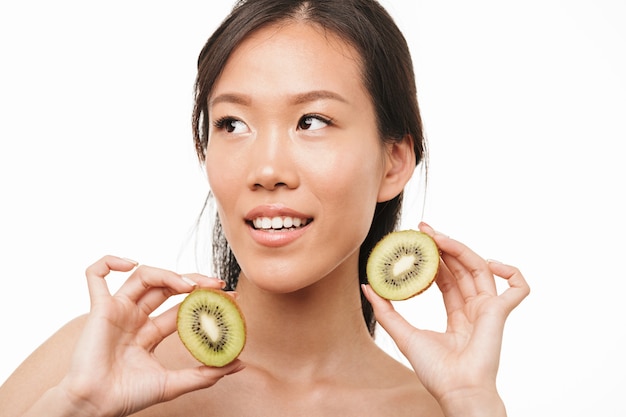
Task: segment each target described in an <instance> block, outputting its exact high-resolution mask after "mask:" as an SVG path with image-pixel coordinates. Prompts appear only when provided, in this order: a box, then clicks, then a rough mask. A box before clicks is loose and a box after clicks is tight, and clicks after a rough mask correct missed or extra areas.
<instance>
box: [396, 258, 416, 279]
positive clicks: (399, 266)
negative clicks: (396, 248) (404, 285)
mask: <svg viewBox="0 0 626 417" xmlns="http://www.w3.org/2000/svg"><path fill="white" fill-rule="evenodd" d="M415 261H416V259H415V256H414V255H404V256H403V257H401V258H400V259H398V262H396V263H395V265H394V266H393V275H394V276H396V277H397V276H399V275H402V274H403V273H405V272H407V271H409V270H410V269H411V268H412V267H413V264H414V263H415Z"/></svg>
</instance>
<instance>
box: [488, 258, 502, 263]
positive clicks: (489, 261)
mask: <svg viewBox="0 0 626 417" xmlns="http://www.w3.org/2000/svg"><path fill="white" fill-rule="evenodd" d="M486 261H487V263H490V264H501V263H502V262H500V261H496V260H495V259H486Z"/></svg>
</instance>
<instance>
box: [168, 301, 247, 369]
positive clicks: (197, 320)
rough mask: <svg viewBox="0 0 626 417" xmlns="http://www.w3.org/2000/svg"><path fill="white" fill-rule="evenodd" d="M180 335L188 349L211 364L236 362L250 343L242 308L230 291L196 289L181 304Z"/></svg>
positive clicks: (219, 365)
mask: <svg viewBox="0 0 626 417" xmlns="http://www.w3.org/2000/svg"><path fill="white" fill-rule="evenodd" d="M176 325H177V327H178V336H179V337H180V340H181V341H182V342H183V344H184V345H185V347H186V348H187V350H189V352H190V353H191V354H192V355H193V356H194V357H195V358H196V359H197V360H199V361H200V362H202V363H203V364H205V365H208V366H215V367H222V366H225V365H228V364H229V363H231V362H232V361H234V360H235V359H236V358H237V357H238V356H239V354H240V353H241V351H242V350H243V347H244V345H245V344H246V324H245V320H244V318H243V315H242V313H241V310H240V309H239V307H238V306H237V304H236V303H235V300H233V299H232V297H230V296H229V295H228V294H226V293H224V292H223V291H218V290H212V289H196V290H194V291H192V292H191V293H189V295H187V296H186V297H185V299H184V300H183V301H182V303H180V306H179V307H178V316H177V322H176Z"/></svg>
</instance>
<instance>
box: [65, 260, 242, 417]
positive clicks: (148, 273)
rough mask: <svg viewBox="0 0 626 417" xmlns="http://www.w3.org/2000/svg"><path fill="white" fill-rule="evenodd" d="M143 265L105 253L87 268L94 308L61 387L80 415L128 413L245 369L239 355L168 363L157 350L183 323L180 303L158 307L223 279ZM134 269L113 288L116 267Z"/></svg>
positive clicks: (117, 269) (121, 414) (121, 269)
mask: <svg viewBox="0 0 626 417" xmlns="http://www.w3.org/2000/svg"><path fill="white" fill-rule="evenodd" d="M136 267H137V264H136V263H134V262H133V261H130V260H127V259H123V258H118V257H114V256H105V257H104V258H102V259H100V260H99V261H98V262H96V263H94V264H93V265H91V266H90V267H89V268H87V271H86V275H87V282H88V287H89V295H90V299H91V311H90V314H89V316H88V318H87V321H86V324H85V328H84V330H83V333H82V335H81V336H80V338H79V340H78V343H77V345H76V349H75V352H74V355H73V358H72V361H71V365H70V369H69V371H68V373H67V375H66V376H65V377H64V379H63V380H62V381H61V383H60V384H59V386H58V387H57V389H60V390H61V392H62V393H63V395H64V396H65V397H67V398H68V399H69V401H70V403H71V406H72V408H73V409H75V410H80V414H81V415H98V416H102V415H106V416H124V415H129V414H132V413H134V412H137V411H139V410H141V409H143V408H146V407H148V406H150V405H153V404H156V403H159V402H163V401H168V400H171V399H174V398H176V397H178V396H180V395H182V394H184V393H187V392H190V391H194V390H197V389H201V388H206V387H210V386H211V385H213V384H215V383H216V382H217V381H218V380H219V379H220V378H222V377H223V376H225V375H228V374H232V373H235V372H237V371H239V370H241V369H243V364H242V363H241V362H240V361H238V360H237V361H235V362H233V363H231V364H229V365H227V366H225V367H222V368H212V367H207V366H198V367H193V368H188V369H180V370H170V369H166V368H165V367H163V366H162V365H161V364H160V363H159V362H158V360H157V359H156V357H155V355H154V349H155V348H156V346H157V345H158V344H159V343H160V342H161V341H162V340H163V339H164V338H165V337H166V336H168V335H170V334H172V333H173V332H174V331H175V330H176V312H177V307H173V308H171V309H169V310H168V311H166V312H164V313H162V314H161V315H159V316H156V317H152V316H151V314H152V313H153V312H154V311H155V310H156V309H157V308H158V307H159V306H160V305H161V304H163V302H164V301H165V300H167V299H168V298H169V297H170V296H172V295H174V294H182V293H188V292H190V291H192V290H193V289H194V285H193V284H197V285H198V286H201V287H209V288H221V287H222V285H223V282H222V281H220V280H217V279H212V278H207V277H204V276H202V275H198V274H190V275H185V278H183V276H181V275H178V274H176V273H174V272H171V271H166V270H162V269H157V268H152V267H148V266H139V267H137V268H136ZM135 268H136V269H135ZM133 269H135V270H134V271H133V272H132V274H131V275H130V277H129V278H128V279H127V280H126V282H125V283H124V284H123V285H122V286H121V287H120V288H119V290H118V291H117V292H116V293H115V294H113V295H111V293H110V292H109V289H108V286H107V283H106V281H105V277H106V276H107V275H108V274H109V273H110V272H111V271H121V272H129V271H131V270H133ZM77 414H78V413H77Z"/></svg>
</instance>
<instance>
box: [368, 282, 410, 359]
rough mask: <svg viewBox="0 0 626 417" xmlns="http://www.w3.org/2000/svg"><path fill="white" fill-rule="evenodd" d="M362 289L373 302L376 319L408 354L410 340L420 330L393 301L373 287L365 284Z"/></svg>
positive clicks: (401, 349) (402, 350) (403, 351)
mask: <svg viewBox="0 0 626 417" xmlns="http://www.w3.org/2000/svg"><path fill="white" fill-rule="evenodd" d="M361 289H362V291H363V294H365V297H366V298H367V300H368V301H369V302H370V303H371V304H372V308H373V309H374V315H375V317H376V321H378V323H380V325H381V326H382V327H383V329H385V331H386V332H387V333H389V336H391V338H392V339H393V340H394V342H395V343H396V345H397V346H398V349H400V351H401V352H402V353H403V354H404V355H405V356H406V355H407V351H408V348H409V346H410V340H411V339H412V338H413V337H414V336H415V333H416V332H417V331H418V330H417V329H416V328H415V327H413V326H412V325H411V324H410V323H409V322H408V321H406V319H405V318H404V317H402V315H400V313H398V312H397V311H396V310H395V308H394V307H393V304H391V301H389V300H386V299H384V298H382V297H381V296H380V295H378V294H376V292H375V291H374V290H373V289H372V287H370V286H369V285H365V284H363V285H361Z"/></svg>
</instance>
